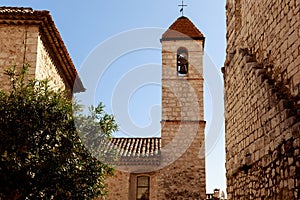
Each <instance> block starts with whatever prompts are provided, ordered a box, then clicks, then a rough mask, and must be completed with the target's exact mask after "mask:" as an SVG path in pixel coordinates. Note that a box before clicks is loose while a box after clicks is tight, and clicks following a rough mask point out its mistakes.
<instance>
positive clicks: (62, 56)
mask: <svg viewBox="0 0 300 200" xmlns="http://www.w3.org/2000/svg"><path fill="white" fill-rule="evenodd" d="M0 23H2V24H33V25H38V26H39V27H40V32H41V33H40V34H41V35H42V36H43V37H44V38H45V40H46V41H47V45H49V48H50V49H51V51H53V54H52V56H53V57H55V58H54V59H55V60H56V61H57V62H59V64H60V65H61V67H62V69H57V70H62V72H63V74H64V76H65V77H64V78H65V81H66V82H67V84H69V85H70V86H71V87H72V88H71V89H72V90H73V91H72V92H74V93H77V92H84V91H85V88H84V86H83V84H82V82H81V80H80V78H79V76H78V74H77V71H76V68H75V65H74V63H73V61H72V59H71V57H70V54H69V52H68V50H67V48H66V46H65V44H64V42H63V40H62V38H61V35H60V33H59V31H58V29H57V27H56V25H55V23H54V21H53V19H52V17H51V15H50V12H49V11H47V10H33V9H32V8H24V7H0Z"/></svg>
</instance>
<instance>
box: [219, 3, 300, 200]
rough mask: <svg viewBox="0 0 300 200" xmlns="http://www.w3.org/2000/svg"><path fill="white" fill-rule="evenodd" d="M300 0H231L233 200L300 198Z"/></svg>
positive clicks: (228, 95)
mask: <svg viewBox="0 0 300 200" xmlns="http://www.w3.org/2000/svg"><path fill="white" fill-rule="evenodd" d="M299 8H300V2H299V1H293V0H291V1H275V0H262V1H246V0H228V1H227V5H226V9H227V58H226V62H225V68H224V70H223V72H224V80H225V81H224V82H225V120H226V169H227V193H228V199H299V198H300V191H299V180H300V176H299V174H300V162H299V160H300V154H299V151H300V138H299V137H300V113H299V110H300V95H299V89H300V88H299V86H300V53H299V52H300V40H299V38H300V10H299Z"/></svg>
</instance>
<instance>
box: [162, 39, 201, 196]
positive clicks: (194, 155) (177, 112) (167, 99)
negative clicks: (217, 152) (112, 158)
mask: <svg viewBox="0 0 300 200" xmlns="http://www.w3.org/2000/svg"><path fill="white" fill-rule="evenodd" d="M182 47H183V48H186V49H187V51H188V62H189V65H188V74H187V75H186V76H184V77H182V76H178V75H177V50H178V49H180V48H182ZM202 59H203V40H175V41H172V40H169V41H162V131H161V137H162V150H161V156H162V158H161V160H162V161H161V162H162V163H161V165H162V166H166V167H164V168H163V169H161V170H160V172H159V176H158V182H157V183H158V185H159V186H158V198H157V199H164V200H167V199H205V198H206V192H205V188H206V179H205V156H204V151H205V150H204V149H205V148H204V146H205V145H204V140H205V139H204V128H205V122H204V115H203V113H204V111H203V108H204V106H203V81H204V79H203V74H202V73H203V64H202V63H203V60H202Z"/></svg>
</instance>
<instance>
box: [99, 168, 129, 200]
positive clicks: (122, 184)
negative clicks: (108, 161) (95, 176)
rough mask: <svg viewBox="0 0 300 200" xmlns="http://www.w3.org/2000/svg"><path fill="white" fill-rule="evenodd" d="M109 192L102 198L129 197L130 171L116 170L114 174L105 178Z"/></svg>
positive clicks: (110, 199)
mask: <svg viewBox="0 0 300 200" xmlns="http://www.w3.org/2000/svg"><path fill="white" fill-rule="evenodd" d="M105 182H106V184H107V186H108V189H109V192H108V194H107V196H105V197H104V198H102V199H103V200H106V199H107V200H117V199H124V200H126V199H129V188H130V173H128V172H123V171H118V170H116V171H115V173H114V176H110V177H107V178H106V180H105Z"/></svg>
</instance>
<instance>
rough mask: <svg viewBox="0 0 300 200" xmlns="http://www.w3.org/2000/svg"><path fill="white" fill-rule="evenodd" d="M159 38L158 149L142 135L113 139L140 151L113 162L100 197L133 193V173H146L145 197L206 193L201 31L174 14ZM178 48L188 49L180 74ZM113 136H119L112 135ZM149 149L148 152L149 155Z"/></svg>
mask: <svg viewBox="0 0 300 200" xmlns="http://www.w3.org/2000/svg"><path fill="white" fill-rule="evenodd" d="M161 43H162V120H161V127H162V129H161V138H160V140H161V142H160V146H159V151H158V153H152V152H155V151H152V150H151V149H157V148H154V146H153V144H152V147H150V146H151V145H150V146H149V145H148V144H149V141H150V139H148V138H136V139H128V141H131V142H127V143H126V144H124V143H122V142H119V143H122V146H123V147H124V150H120V151H121V152H128V151H129V152H131V154H136V152H137V151H138V152H140V151H143V152H144V153H143V154H141V153H139V156H136V157H130V156H128V157H127V161H126V162H125V161H124V160H123V161H122V162H119V163H117V167H116V169H117V170H116V172H115V176H113V177H108V179H107V180H106V181H107V185H108V189H109V193H108V195H107V197H105V199H109V200H119V199H124V200H125V199H128V200H136V199H138V198H137V194H136V191H137V178H138V177H140V176H146V177H149V179H150V187H149V198H146V199H151V200H177V199H178V200H179V199H193V200H204V199H206V179H205V136H204V129H205V121H204V111H203V82H204V79H203V74H202V72H203V60H202V59H203V53H204V50H203V48H204V36H203V35H202V34H201V32H200V31H199V30H198V29H197V28H196V27H195V26H194V25H193V24H192V22H190V21H189V19H187V18H186V17H180V18H178V19H177V20H176V21H175V23H173V25H172V26H171V27H170V28H169V29H168V30H167V31H166V32H165V34H163V36H162V39H161ZM181 48H184V49H186V51H187V53H188V73H187V74H185V75H184V76H181V75H179V74H178V70H177V69H178V66H177V63H178V60H177V58H178V50H179V49H181ZM118 140H124V138H119V139H118V138H115V139H114V140H113V141H118ZM152 140H153V141H156V139H152ZM142 141H144V142H142ZM146 141H147V142H146ZM137 143H141V144H137ZM133 146H134V147H133ZM136 146H138V147H136ZM123 154H124V153H122V155H123ZM127 154H128V153H126V155H127ZM149 155H152V157H151V158H149V157H150V156H149ZM148 158H149V159H148ZM144 159H146V160H145V161H144V162H140V161H141V160H144ZM147 159H148V160H147ZM133 160H136V163H134V162H133ZM157 161H158V162H157Z"/></svg>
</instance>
